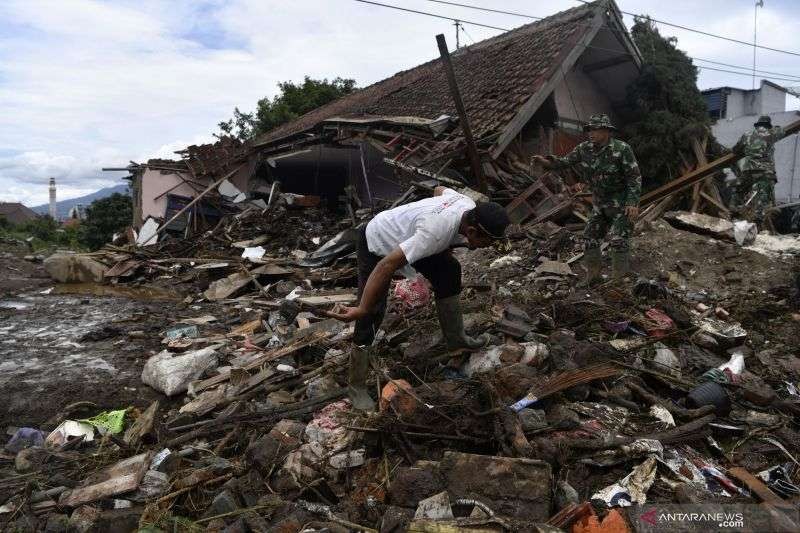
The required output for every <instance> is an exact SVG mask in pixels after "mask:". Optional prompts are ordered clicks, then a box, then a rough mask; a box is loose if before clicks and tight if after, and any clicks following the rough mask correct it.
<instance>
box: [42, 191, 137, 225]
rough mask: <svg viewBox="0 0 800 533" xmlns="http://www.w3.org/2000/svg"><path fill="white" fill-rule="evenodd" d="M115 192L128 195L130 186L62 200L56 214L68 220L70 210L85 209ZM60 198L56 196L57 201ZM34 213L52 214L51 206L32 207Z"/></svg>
mask: <svg viewBox="0 0 800 533" xmlns="http://www.w3.org/2000/svg"><path fill="white" fill-rule="evenodd" d="M115 192H118V193H121V194H127V193H128V185H127V184H124V183H123V184H120V185H114V186H113V187H106V188H105V189H100V190H99V191H95V192H93V193H91V194H87V195H86V196H80V197H78V198H70V199H69V200H61V201H60V202H56V213H57V214H58V215H57V216H58V218H59V219H62V218H67V215H69V210H70V209H72V208H73V207H75V206H76V205H78V204H81V205H83V206H84V207H88V206H89V204H91V203H92V202H94V201H95V200H99V199H101V198H106V197H108V196H111V195H112V194H114V193H115ZM57 198H58V197H57V196H56V199H57ZM31 209H33V210H34V211H36V212H37V213H39V214H42V215H46V214H47V213H49V212H50V205H49V204H42V205H37V206H35V207H31Z"/></svg>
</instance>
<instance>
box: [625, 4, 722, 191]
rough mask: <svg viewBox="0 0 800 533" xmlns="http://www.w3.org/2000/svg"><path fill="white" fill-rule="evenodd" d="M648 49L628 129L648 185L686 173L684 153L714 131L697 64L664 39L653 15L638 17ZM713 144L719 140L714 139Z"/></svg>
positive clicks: (632, 95) (642, 45) (639, 38)
mask: <svg viewBox="0 0 800 533" xmlns="http://www.w3.org/2000/svg"><path fill="white" fill-rule="evenodd" d="M631 35H632V37H633V40H634V42H635V43H636V46H637V47H638V48H639V51H640V52H641V53H642V59H643V62H642V70H641V73H640V74H639V77H638V78H637V80H636V81H635V82H634V83H633V84H632V85H631V86H630V87H628V103H629V105H630V107H631V108H632V109H633V116H632V120H631V121H629V122H628V125H627V126H626V127H625V128H624V133H625V134H626V137H627V138H628V139H629V140H630V145H631V147H632V148H633V150H634V152H635V153H636V157H637V159H638V160H639V165H640V167H641V169H642V175H643V176H644V177H645V178H646V185H647V186H648V187H650V188H652V187H656V186H658V185H661V184H663V183H665V182H667V181H669V180H671V179H674V178H676V177H677V176H678V175H680V166H681V162H682V160H681V155H680V154H681V152H683V153H685V154H691V153H692V149H691V141H692V138H702V136H704V135H706V134H707V135H709V136H710V135H711V133H710V129H709V127H708V126H709V123H710V119H709V117H708V112H707V109H706V104H705V100H704V99H703V96H702V95H701V94H700V90H699V89H698V88H697V68H696V67H695V66H694V64H693V63H692V60H691V59H690V58H689V57H688V56H687V55H686V53H684V52H683V51H681V50H678V48H677V47H676V44H677V39H675V38H674V37H663V36H662V35H661V34H660V33H659V31H658V28H656V26H655V25H654V24H653V22H652V21H651V20H650V19H649V18H642V17H637V18H636V21H635V23H634V25H633V28H632V29H631ZM710 141H711V142H710V145H711V146H714V145H716V144H717V143H716V140H714V139H713V138H711V139H710Z"/></svg>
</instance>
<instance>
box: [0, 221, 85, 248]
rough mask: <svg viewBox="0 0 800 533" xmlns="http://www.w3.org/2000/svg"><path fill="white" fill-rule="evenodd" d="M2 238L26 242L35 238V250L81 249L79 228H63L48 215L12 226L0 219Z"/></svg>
mask: <svg viewBox="0 0 800 533" xmlns="http://www.w3.org/2000/svg"><path fill="white" fill-rule="evenodd" d="M0 236H2V237H6V238H10V239H16V240H18V241H25V240H27V239H28V238H30V237H33V241H31V243H30V244H31V246H32V247H33V249H34V250H40V249H43V248H50V247H53V246H57V247H59V248H70V249H73V250H79V249H81V248H82V247H81V245H80V243H79V241H78V228H77V227H74V226H72V227H65V228H62V227H61V226H60V225H59V224H58V222H56V221H55V220H53V219H52V218H50V216H48V215H44V216H40V217H37V218H36V219H34V220H28V221H26V222H23V223H21V224H12V223H11V222H9V221H8V220H5V219H4V218H2V217H0Z"/></svg>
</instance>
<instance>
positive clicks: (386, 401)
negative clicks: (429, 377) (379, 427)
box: [379, 379, 419, 416]
mask: <svg viewBox="0 0 800 533" xmlns="http://www.w3.org/2000/svg"><path fill="white" fill-rule="evenodd" d="M414 396H415V395H414V388H413V387H412V386H411V384H410V383H409V382H408V381H406V380H404V379H394V380H392V381H390V382H389V383H387V384H386V385H384V386H383V389H382V390H381V399H380V401H379V409H380V411H381V412H385V411H391V408H390V406H392V407H393V408H394V410H395V411H397V413H399V414H400V415H402V416H411V415H412V414H413V413H414V411H415V410H416V409H417V407H418V405H419V402H418V401H417V399H416V398H415V397H414Z"/></svg>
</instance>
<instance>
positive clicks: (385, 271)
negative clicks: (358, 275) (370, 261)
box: [331, 248, 408, 322]
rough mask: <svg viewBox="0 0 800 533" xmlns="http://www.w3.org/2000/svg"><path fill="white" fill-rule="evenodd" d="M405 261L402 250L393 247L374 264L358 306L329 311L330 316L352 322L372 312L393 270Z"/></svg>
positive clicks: (404, 263) (384, 291) (387, 286)
mask: <svg viewBox="0 0 800 533" xmlns="http://www.w3.org/2000/svg"><path fill="white" fill-rule="evenodd" d="M407 262H408V261H407V260H406V256H405V254H404V253H403V250H401V249H400V248H395V249H394V250H393V251H392V252H391V253H390V254H389V255H387V256H386V257H384V258H383V259H381V260H380V261H378V264H377V265H375V268H374V269H373V270H372V272H371V273H370V275H369V278H367V283H366V284H365V285H364V291H363V292H362V294H361V301H360V302H359V303H358V307H345V308H344V310H343V311H341V312H339V313H331V316H332V317H333V318H337V319H339V320H342V321H344V322H352V321H354V320H358V319H359V318H362V317H364V316H367V315H369V314H370V313H372V311H373V309H375V306H376V305H377V304H378V302H379V301H380V299H381V298H382V297H383V295H384V294H386V290H387V289H388V288H389V284H390V283H391V281H392V275H393V274H394V272H395V271H396V270H397V269H399V268H402V267H403V266H405V265H406V263H407Z"/></svg>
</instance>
